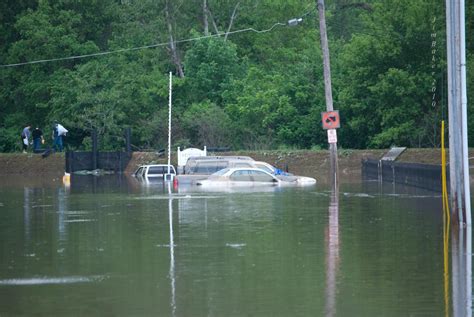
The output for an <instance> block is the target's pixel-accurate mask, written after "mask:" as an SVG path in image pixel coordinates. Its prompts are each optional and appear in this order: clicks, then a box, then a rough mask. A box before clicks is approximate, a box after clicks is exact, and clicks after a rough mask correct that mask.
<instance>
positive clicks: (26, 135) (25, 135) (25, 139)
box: [21, 125, 31, 153]
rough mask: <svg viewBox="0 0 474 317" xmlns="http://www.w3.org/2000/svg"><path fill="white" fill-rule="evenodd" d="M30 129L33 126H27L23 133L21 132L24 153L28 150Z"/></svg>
mask: <svg viewBox="0 0 474 317" xmlns="http://www.w3.org/2000/svg"><path fill="white" fill-rule="evenodd" d="M30 128H31V126H29V125H28V126H26V127H25V128H24V129H23V131H22V132H21V145H22V148H23V153H26V150H27V149H28V142H29V141H28V140H29V138H30Z"/></svg>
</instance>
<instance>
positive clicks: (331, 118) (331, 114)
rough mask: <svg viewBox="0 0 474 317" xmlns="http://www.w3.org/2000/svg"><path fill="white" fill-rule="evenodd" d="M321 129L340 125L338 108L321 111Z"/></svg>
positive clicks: (334, 127)
mask: <svg viewBox="0 0 474 317" xmlns="http://www.w3.org/2000/svg"><path fill="white" fill-rule="evenodd" d="M321 120H322V123H323V129H326V130H327V129H337V128H339V127H340V126H341V123H340V121H339V110H334V111H327V112H321Z"/></svg>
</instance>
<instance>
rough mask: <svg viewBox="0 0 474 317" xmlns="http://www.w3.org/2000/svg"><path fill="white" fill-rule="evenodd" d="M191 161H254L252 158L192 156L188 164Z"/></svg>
mask: <svg viewBox="0 0 474 317" xmlns="http://www.w3.org/2000/svg"><path fill="white" fill-rule="evenodd" d="M190 160H194V161H206V160H245V161H253V160H254V159H253V158H251V157H250V156H233V155H229V156H218V155H216V156H191V157H190V158H188V162H189V161H190Z"/></svg>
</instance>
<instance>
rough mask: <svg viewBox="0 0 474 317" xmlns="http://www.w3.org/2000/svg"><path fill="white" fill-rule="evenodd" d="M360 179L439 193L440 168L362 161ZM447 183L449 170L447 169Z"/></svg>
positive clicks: (435, 166) (437, 166) (414, 164)
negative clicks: (403, 185)
mask: <svg viewBox="0 0 474 317" xmlns="http://www.w3.org/2000/svg"><path fill="white" fill-rule="evenodd" d="M362 177H363V178H365V179H378V180H380V181H383V182H392V183H398V184H405V185H409V186H415V187H420V188H424V189H428V190H433V191H437V192H441V190H442V184H441V166H439V165H430V164H419V163H399V162H394V161H383V160H372V159H367V160H363V161H362ZM447 181H448V182H449V168H447Z"/></svg>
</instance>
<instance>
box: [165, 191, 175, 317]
mask: <svg viewBox="0 0 474 317" xmlns="http://www.w3.org/2000/svg"><path fill="white" fill-rule="evenodd" d="M171 186H172V185H171V183H170V182H168V183H167V184H166V187H167V188H168V218H169V231H170V273H169V274H170V283H171V312H172V315H173V316H175V314H176V273H175V263H174V231H173V196H172V193H171Z"/></svg>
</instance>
